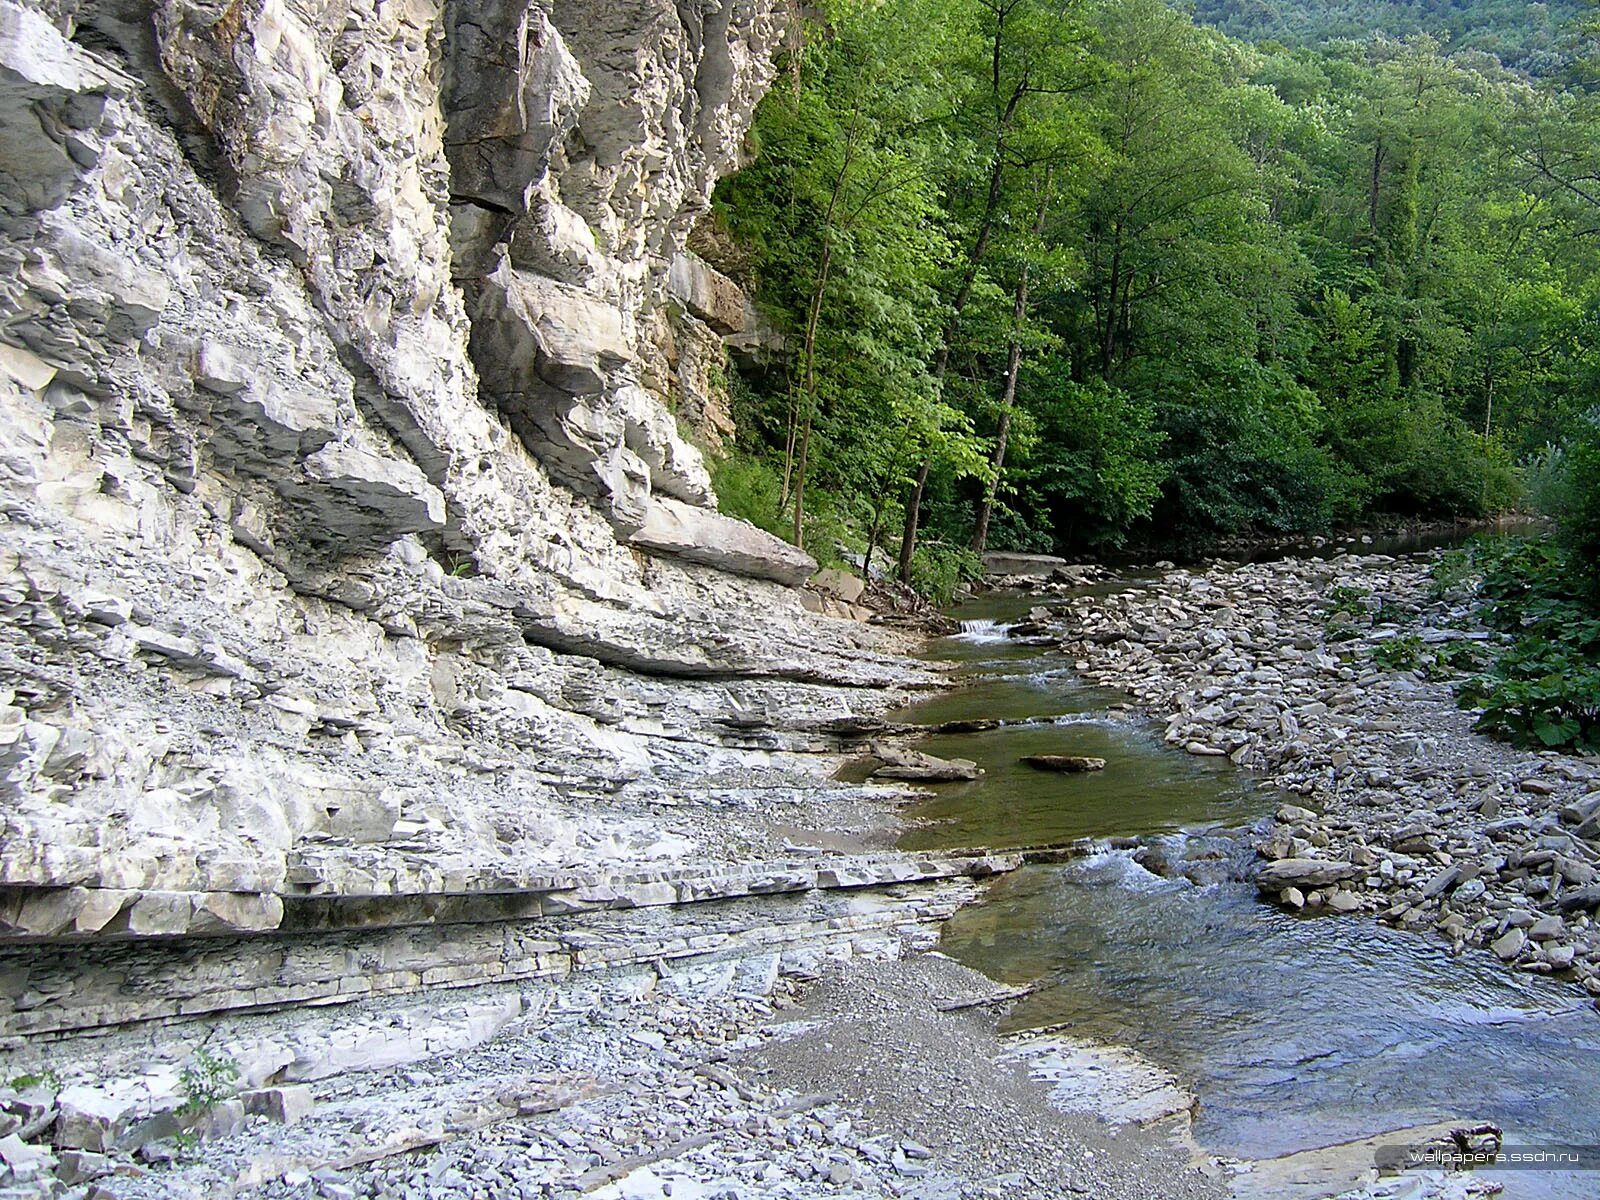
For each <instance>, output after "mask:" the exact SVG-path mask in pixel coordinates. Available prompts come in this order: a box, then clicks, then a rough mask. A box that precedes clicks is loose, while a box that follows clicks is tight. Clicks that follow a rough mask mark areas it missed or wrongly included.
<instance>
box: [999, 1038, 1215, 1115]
mask: <svg viewBox="0 0 1600 1200" xmlns="http://www.w3.org/2000/svg"><path fill="white" fill-rule="evenodd" d="M1001 1061H1002V1062H1011V1063H1019V1064H1022V1065H1024V1066H1025V1067H1026V1068H1027V1072H1028V1076H1029V1078H1031V1079H1035V1080H1038V1081H1039V1082H1041V1083H1044V1084H1046V1085H1048V1087H1049V1088H1050V1104H1051V1107H1053V1108H1056V1109H1059V1110H1060V1111H1062V1112H1079V1113H1092V1114H1094V1115H1095V1116H1097V1117H1099V1118H1101V1119H1102V1120H1105V1121H1109V1122H1111V1123H1112V1124H1113V1125H1150V1124H1153V1123H1155V1122H1157V1121H1164V1120H1166V1119H1168V1118H1169V1117H1179V1116H1184V1117H1186V1116H1188V1115H1189V1114H1190V1113H1192V1112H1193V1111H1194V1109H1195V1108H1196V1107H1197V1106H1198V1105H1199V1101H1198V1100H1197V1099H1196V1098H1195V1095H1194V1093H1193V1092H1191V1091H1189V1089H1188V1088H1186V1087H1184V1086H1183V1084H1182V1083H1181V1082H1179V1080H1178V1078H1177V1076H1175V1075H1173V1074H1172V1073H1171V1072H1170V1071H1167V1070H1164V1069H1163V1068H1161V1067H1158V1066H1157V1065H1156V1064H1155V1063H1153V1062H1151V1061H1150V1060H1149V1059H1147V1058H1145V1057H1143V1056H1142V1055H1139V1054H1136V1053H1135V1052H1134V1051H1132V1050H1129V1049H1126V1048H1125V1047H1122V1046H1106V1045H1100V1044H1098V1043H1094V1042H1084V1041H1078V1040H1076V1039H1074V1038H1065V1037H1059V1036H1055V1035H1053V1034H1045V1035H1036V1036H1031V1037H1022V1038H1019V1039H1016V1040H1015V1041H1013V1042H1012V1044H1011V1045H1010V1047H1009V1048H1008V1049H1007V1050H1006V1052H1005V1053H1004V1054H1003V1055H1002V1056H1001Z"/></svg>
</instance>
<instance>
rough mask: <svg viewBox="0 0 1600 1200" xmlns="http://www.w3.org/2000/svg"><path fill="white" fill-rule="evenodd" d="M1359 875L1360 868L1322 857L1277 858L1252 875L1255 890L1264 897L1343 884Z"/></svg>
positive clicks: (1352, 864)
mask: <svg viewBox="0 0 1600 1200" xmlns="http://www.w3.org/2000/svg"><path fill="white" fill-rule="evenodd" d="M1359 874H1361V868H1360V867H1358V866H1356V865H1355V864H1354V863H1348V862H1338V861H1335V860H1331V859H1325V858H1280V859H1279V860H1278V861H1277V862H1271V863H1267V864H1266V865H1265V866H1264V867H1262V868H1261V869H1260V871H1258V872H1257V873H1256V887H1258V888H1259V889H1260V890H1261V891H1263V892H1266V893H1268V894H1274V893H1277V892H1282V891H1283V890H1284V889H1285V888H1299V889H1301V890H1302V891H1306V890H1309V889H1313V888H1321V887H1328V886H1329V885H1330V884H1335V883H1343V882H1344V881H1345V880H1347V879H1354V878H1355V877H1356V876H1357V875H1359Z"/></svg>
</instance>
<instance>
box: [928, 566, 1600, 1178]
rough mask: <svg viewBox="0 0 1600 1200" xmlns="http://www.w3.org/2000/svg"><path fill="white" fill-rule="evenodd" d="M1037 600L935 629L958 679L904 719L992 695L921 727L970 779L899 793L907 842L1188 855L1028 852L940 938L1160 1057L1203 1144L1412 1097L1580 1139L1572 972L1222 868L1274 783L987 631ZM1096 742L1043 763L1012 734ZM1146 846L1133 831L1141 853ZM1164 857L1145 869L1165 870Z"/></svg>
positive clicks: (1584, 1102) (1418, 1112)
mask: <svg viewBox="0 0 1600 1200" xmlns="http://www.w3.org/2000/svg"><path fill="white" fill-rule="evenodd" d="M1035 603H1038V601H1037V599H1036V598H1029V597H1018V596H1014V595H1013V596H1005V595H997V596H990V597H987V598H985V600H983V601H982V602H981V604H979V605H976V606H972V607H969V608H967V609H964V610H961V611H958V612H957V613H956V614H955V615H956V616H958V617H960V618H963V619H964V626H963V629H962V632H961V633H960V634H958V635H956V636H955V637H952V638H946V639H942V640H941V641H940V642H939V643H938V644H936V646H935V647H934V650H933V653H934V654H936V655H937V656H938V657H941V658H945V659H951V660H955V661H958V662H960V663H961V664H962V679H963V684H964V686H962V687H961V688H959V689H957V690H954V691H951V692H949V693H946V694H943V695H940V696H938V697H935V698H933V699H931V700H928V701H926V702H924V703H922V704H919V705H916V706H914V707H913V708H910V709H908V710H906V711H904V712H902V713H900V714H897V715H898V716H899V717H900V718H901V719H903V720H908V721H916V722H921V723H926V724H935V723H938V722H943V721H949V720H957V719H969V718H995V719H999V720H1001V721H1002V722H1003V724H1002V725H1001V727H1000V728H998V729H995V730H991V731H988V732H983V733H974V734H952V735H944V736H935V737H931V738H929V739H927V740H926V742H925V743H923V745H924V747H925V748H926V749H927V750H929V751H930V752H931V753H934V754H938V755H941V756H946V757H956V756H959V757H964V758H971V759H974V760H976V761H977V762H978V763H979V765H981V766H983V767H984V768H985V770H986V774H985V776H984V778H983V779H981V780H979V781H977V782H975V783H963V784H949V785H940V786H937V787H935V788H934V789H933V791H935V792H936V793H937V795H936V796H935V798H933V799H931V800H929V801H927V802H925V803H923V804H921V805H919V806H918V807H917V808H915V809H913V810H911V812H910V814H909V815H910V816H911V817H913V818H914V819H916V820H917V821H918V822H919V824H917V825H916V826H915V827H914V828H913V829H912V830H911V831H910V832H908V834H907V835H906V837H905V839H904V843H903V844H904V845H906V846H907V847H912V848H917V849H929V848H954V847H961V848H967V847H976V846H996V847H999V846H1019V845H1031V844H1040V843H1049V842H1056V841H1060V840H1062V839H1064V838H1072V837H1081V836H1088V837H1093V838H1097V839H1109V838H1113V837H1125V836H1126V835H1144V836H1143V839H1142V840H1144V841H1146V842H1149V843H1152V845H1153V848H1154V849H1155V850H1157V851H1160V852H1161V853H1162V854H1163V856H1164V857H1166V858H1168V859H1182V858H1184V857H1185V856H1187V857H1189V858H1191V859H1193V860H1195V861H1194V862H1192V863H1191V864H1190V866H1191V867H1200V868H1202V869H1200V870H1192V869H1191V870H1186V872H1185V873H1186V874H1189V875H1190V876H1192V877H1193V878H1194V879H1197V880H1199V881H1200V882H1198V883H1196V882H1191V881H1190V879H1186V878H1176V879H1167V878H1161V877H1159V876H1157V875H1154V874H1152V873H1150V872H1149V871H1147V870H1145V869H1144V867H1142V866H1140V865H1139V863H1138V862H1137V861H1135V852H1134V851H1131V850H1111V849H1107V850H1105V851H1104V852H1102V853H1098V854H1095V855H1092V856H1090V857H1088V858H1084V859H1079V860H1076V861H1073V862H1071V863H1068V864H1065V865H1062V866H1050V867H1046V866H1036V867H1027V868H1024V869H1023V870H1021V871H1018V872H1016V873H1014V874H1013V875H1011V876H1009V877H1007V878H1006V879H1003V880H1002V881H1000V882H999V883H997V884H996V885H995V886H994V887H993V888H992V889H991V890H990V892H989V894H988V896H987V897H986V899H985V900H984V901H982V902H980V903H978V904H976V905H974V906H972V907H970V908H967V909H965V910H963V911H962V912H960V913H958V914H957V915H956V916H955V917H954V918H953V919H952V920H951V921H950V922H949V923H948V925H947V927H946V931H945V935H944V944H943V948H944V949H945V951H946V952H947V953H949V954H951V955H952V956H954V957H956V958H958V959H960V960H961V961H963V962H966V963H968V964H969V965H971V966H973V967H976V968H978V969H980V970H982V971H984V972H985V973H987V974H988V975H990V976H991V977H993V978H995V979H999V980H1002V981H1004V982H1006V983H1008V984H1023V983H1040V985H1041V986H1040V987H1039V988H1038V990H1036V991H1035V992H1034V993H1033V994H1032V995H1030V996H1028V997H1027V998H1026V999H1024V1000H1023V1001H1021V1002H1020V1003H1019V1004H1018V1005H1017V1006H1016V1007H1015V1009H1014V1011H1013V1013H1012V1015H1011V1016H1010V1017H1009V1018H1008V1025H1009V1027H1011V1028H1014V1029H1018V1028H1036V1027H1042V1026H1045V1025H1055V1024H1058V1023H1064V1024H1065V1025H1067V1026H1068V1027H1069V1028H1070V1030H1071V1031H1072V1032H1073V1033H1075V1034H1079V1035H1082V1036H1087V1037H1092V1038H1100V1039H1103V1040H1106V1041H1112V1042H1117V1043H1120V1044H1123V1045H1128V1046H1132V1047H1134V1048H1135V1049H1137V1050H1139V1051H1141V1052H1142V1053H1144V1054H1145V1055H1147V1056H1148V1057H1150V1058H1152V1059H1154V1060H1155V1061H1157V1062H1159V1063H1161V1064H1162V1065H1164V1066H1166V1067H1168V1068H1169V1069H1171V1070H1173V1071H1175V1072H1176V1073H1177V1074H1178V1075H1179V1076H1181V1077H1182V1078H1183V1079H1184V1080H1185V1081H1186V1082H1187V1083H1188V1084H1189V1085H1190V1086H1191V1087H1192V1088H1193V1089H1194V1090H1195V1092H1196V1094H1197V1095H1198V1096H1199V1098H1200V1103H1201V1108H1200V1112H1199V1115H1198V1117H1197V1119H1196V1121H1195V1135H1196V1138H1197V1140H1198V1141H1199V1142H1200V1144H1201V1145H1202V1146H1203V1147H1205V1148H1206V1149H1207V1150H1209V1151H1211V1152H1214V1153H1219V1154H1227V1155H1234V1156H1238V1157H1242V1158H1261V1157H1270V1156H1275V1155H1278V1154H1284V1153H1289V1152H1292V1151H1296V1150H1302V1149H1308V1148H1311V1147H1314V1146H1321V1145H1327V1144H1330V1143H1333V1142H1338V1141H1343V1140H1348V1139H1351V1138H1356V1137H1364V1136H1368V1135H1372V1134H1377V1133H1381V1132H1384V1131H1386V1130H1390V1129H1398V1128H1403V1127H1405V1126H1409V1125H1415V1124H1419V1123H1423V1122H1428V1121H1436V1120H1449V1119H1455V1118H1462V1119H1467V1120H1472V1121H1479V1120H1489V1121H1494V1122H1495V1123H1496V1124H1499V1125H1500V1126H1502V1128H1504V1130H1505V1131H1506V1134H1507V1142H1508V1143H1515V1144H1523V1145H1527V1144H1533V1143H1541V1142H1544V1143H1560V1144H1572V1145H1591V1144H1595V1143H1600V1101H1597V1100H1596V1099H1595V1088H1596V1085H1597V1084H1600V1015H1597V1014H1596V1012H1595V1011H1594V1009H1593V1007H1592V1006H1591V1005H1590V1004H1589V1003H1588V1002H1587V1001H1586V1000H1584V998H1583V997H1582V995H1581V993H1579V992H1577V991H1576V990H1575V989H1574V988H1572V986H1571V985H1569V984H1563V983H1559V982H1553V981H1550V980H1545V979H1539V978H1535V977H1529V976H1525V975H1516V974H1513V973H1511V972H1508V971H1506V970H1504V969H1503V968H1502V967H1501V966H1500V965H1499V964H1498V963H1496V962H1494V961H1493V960H1492V959H1490V958H1489V956H1488V955H1487V954H1484V953H1481V952H1469V953H1468V954H1466V955H1464V956H1462V957H1460V958H1452V957H1451V956H1450V954H1449V953H1448V949H1447V947H1445V946H1444V945H1443V944H1441V943H1438V942H1434V941H1431V940H1429V939H1428V938H1425V937H1419V936H1417V935H1415V934H1405V933H1400V932H1398V931H1395V930H1390V929H1387V928H1384V927H1382V926H1379V925H1377V924H1376V923H1375V922H1373V920H1372V919H1371V917H1370V916H1359V917H1349V918H1336V917H1317V918H1313V917H1296V916H1292V915H1290V914H1288V913H1286V912H1282V911H1279V910H1278V909H1276V908H1274V907H1271V906H1269V905H1266V904H1262V903H1260V902H1259V901H1258V900H1257V899H1256V898H1255V893H1254V888H1253V887H1252V886H1251V885H1249V884H1248V883H1245V882H1242V881H1241V879H1240V875H1241V868H1242V866H1243V865H1244V862H1245V860H1246V859H1247V858H1248V857H1249V856H1250V852H1249V848H1248V845H1247V843H1245V842H1243V840H1242V839H1241V838H1240V837H1238V836H1237V831H1238V830H1240V829H1242V828H1243V827H1245V826H1248V825H1251V824H1252V823H1255V822H1259V821H1261V820H1263V819H1264V818H1266V817H1267V816H1268V815H1269V814H1270V813H1271V812H1272V810H1273V809H1274V808H1275V807H1276V805H1277V804H1278V803H1279V801H1280V797H1278V796H1276V795H1273V794H1271V793H1269V792H1264V791H1258V790H1256V789H1255V788H1253V787H1252V785H1251V783H1250V781H1249V778H1248V776H1247V775H1246V774H1245V773H1243V772H1240V771H1238V770H1236V769H1235V768H1233V767H1232V766H1230V765H1229V764H1228V763H1227V762H1226V761H1225V760H1223V761H1222V762H1221V763H1220V765H1219V764H1218V762H1217V761H1216V760H1196V759H1194V758H1191V757H1190V756H1188V755H1185V754H1183V753H1181V752H1178V751H1175V750H1173V749H1171V748H1169V747H1167V746H1165V745H1163V744H1162V743H1161V741H1160V738H1159V737H1158V736H1157V734H1156V732H1154V731H1153V730H1152V729H1151V728H1150V727H1149V726H1147V725H1145V724H1142V723H1140V722H1138V721H1137V720H1134V719H1131V718H1129V717H1128V716H1126V715H1124V713H1123V712H1121V711H1120V710H1118V709H1115V708H1113V707H1111V706H1112V705H1115V704H1117V703H1118V702H1119V699H1120V698H1119V697H1118V696H1117V695H1116V694H1115V693H1113V692H1108V691H1106V690H1104V689H1097V688H1090V687H1087V686H1085V685H1084V684H1083V683H1082V682H1081V681H1080V680H1078V679H1077V677H1076V676H1075V675H1074V674H1073V672H1072V670H1071V664H1070V663H1069V662H1067V661H1065V660H1063V659H1062V658H1060V657H1059V656H1058V655H1056V654H1055V653H1053V652H1051V651H1049V650H1047V649H1041V648H1039V647H1030V646H1027V645H1022V644H1019V643H1017V642H1016V641H1014V640H1012V639H1010V638H1008V637H1007V636H1006V626H1005V622H1006V621H1008V620H1015V619H1017V618H1019V617H1021V616H1022V615H1023V614H1025V613H1026V611H1027V610H1028V608H1030V607H1032V605H1033V604H1035ZM1042 753H1056V754H1083V755H1093V756H1096V757H1102V758H1105V759H1106V760H1107V761H1108V766H1107V768H1106V769H1105V770H1104V771H1101V772H1095V773H1090V774H1077V775H1054V774H1048V773H1041V772H1038V771H1034V770H1032V769H1030V768H1027V767H1023V766H1021V765H1020V764H1019V763H1018V761H1017V760H1018V759H1019V758H1020V757H1022V756H1023V755H1026V754H1042ZM1149 853H1151V850H1150V849H1149V848H1147V849H1145V850H1142V851H1140V852H1139V855H1140V857H1141V858H1143V859H1144V861H1150V860H1149V859H1148V858H1147V857H1145V856H1146V855H1148V854H1149ZM1166 873H1167V872H1163V874H1166ZM1494 1178H1495V1179H1496V1180H1497V1181H1500V1182H1503V1183H1504V1184H1505V1187H1506V1191H1505V1195H1507V1196H1508V1197H1513V1198H1514V1200H1558V1198H1560V1200H1566V1198H1569V1197H1597V1198H1600V1174H1572V1173H1566V1174H1556V1173H1553V1172H1531V1171H1527V1172H1498V1173H1496V1175H1495V1176H1494Z"/></svg>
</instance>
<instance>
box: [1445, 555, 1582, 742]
mask: <svg viewBox="0 0 1600 1200" xmlns="http://www.w3.org/2000/svg"><path fill="white" fill-rule="evenodd" d="M1482 553H1483V555H1484V559H1485V570H1484V578H1483V583H1482V584H1481V585H1480V586H1479V594H1480V595H1481V596H1482V597H1483V598H1484V599H1485V600H1486V601H1487V602H1488V609H1487V614H1486V615H1487V617H1488V619H1489V622H1490V623H1491V624H1492V625H1494V626H1495V627H1497V628H1499V629H1501V630H1503V631H1504V632H1506V633H1507V634H1508V635H1509V636H1510V638H1511V642H1510V644H1509V645H1508V646H1507V647H1506V648H1505V649H1504V650H1503V651H1502V652H1501V653H1500V655H1499V657H1498V659H1497V660H1496V661H1495V663H1494V665H1493V666H1492V667H1491V668H1490V669H1489V671H1488V672H1486V673H1484V674H1482V675H1478V676H1475V677H1473V678H1471V679H1469V680H1467V681H1466V682H1465V683H1464V684H1463V685H1462V686H1461V688H1460V691H1459V695H1460V699H1461V702H1462V703H1463V704H1466V705H1472V706H1475V707H1479V708H1482V709H1483V713H1482V715H1480V716H1479V718H1478V722H1477V728H1478V729H1480V730H1482V731H1484V732H1485V733H1490V734H1494V735H1496V736H1498V737H1503V738H1505V739H1507V740H1509V741H1513V742H1516V743H1517V744H1519V745H1524V746H1538V747H1546V748H1550V749H1573V750H1591V751H1594V750H1600V609H1597V607H1596V606H1595V604H1594V603H1593V601H1592V598H1591V597H1590V596H1589V595H1587V594H1586V592H1585V588H1586V586H1587V584H1588V580H1587V579H1586V578H1585V576H1586V574H1587V572H1588V571H1589V570H1592V567H1591V566H1590V565H1589V564H1584V563H1582V562H1581V560H1580V559H1579V558H1578V557H1577V556H1576V555H1574V554H1573V553H1572V552H1571V551H1570V550H1569V549H1568V548H1567V547H1565V546H1563V545H1562V544H1560V543H1558V542H1556V541H1554V540H1551V539H1545V540H1541V541H1526V542H1521V543H1516V544H1513V545H1511V546H1509V547H1505V548H1498V549H1485V550H1484V551H1483V552H1482Z"/></svg>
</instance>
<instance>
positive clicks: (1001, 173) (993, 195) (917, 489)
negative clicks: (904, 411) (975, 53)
mask: <svg viewBox="0 0 1600 1200" xmlns="http://www.w3.org/2000/svg"><path fill="white" fill-rule="evenodd" d="M1019 99H1020V96H1013V97H1012V101H1011V106H1010V107H1009V108H1008V109H1007V110H1006V119H1007V120H1009V119H1010V117H1011V115H1012V114H1013V113H1014V112H1015V111H1016V105H1017V102H1018V100H1019ZM1004 182H1005V131H1004V130H1002V131H1001V132H1000V134H999V135H998V136H997V137H996V139H995V148H994V166H993V168H992V169H991V170H990V172H989V194H988V197H987V198H986V199H985V200H984V205H983V220H982V221H980V222H979V224H978V236H977V238H976V239H975V240H974V241H973V243H972V250H971V252H970V253H969V254H968V255H967V269H966V270H965V271H964V272H962V275H961V284H960V286H959V287H957V288H956V294H955V296H954V297H952V299H951V301H950V319H949V321H947V322H946V323H945V327H944V337H943V338H941V339H940V342H939V353H938V354H937V355H936V356H935V357H934V360H933V378H934V382H936V383H943V382H944V377H945V373H946V372H947V371H948V370H949V369H950V347H951V345H952V344H953V343H954V342H955V338H956V329H957V327H958V325H959V323H960V320H961V311H962V310H963V309H964V308H966V306H967V301H969V300H971V299H972V288H973V285H974V284H975V283H976V282H977V279H978V270H979V268H980V267H982V265H983V260H984V257H985V256H986V255H987V254H988V253H989V239H990V238H991V237H992V236H993V234H994V219H995V215H996V214H997V213H998V212H999V211H1000V196H1001V193H1002V190H1003V185H1004ZM932 467H933V462H932V460H931V459H929V458H926V457H924V458H923V460H922V467H921V469H920V470H918V472H917V481H916V483H915V484H914V485H913V486H912V488H911V497H910V499H908V500H907V501H906V524H905V529H904V531H903V532H902V533H901V535H900V582H901V583H904V584H908V585H909V584H910V582H911V558H912V556H913V555H914V554H915V553H916V551H917V532H918V530H919V529H920V527H921V522H922V492H923V489H924V488H926V487H927V485H928V472H929V471H930V470H931V469H932Z"/></svg>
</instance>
